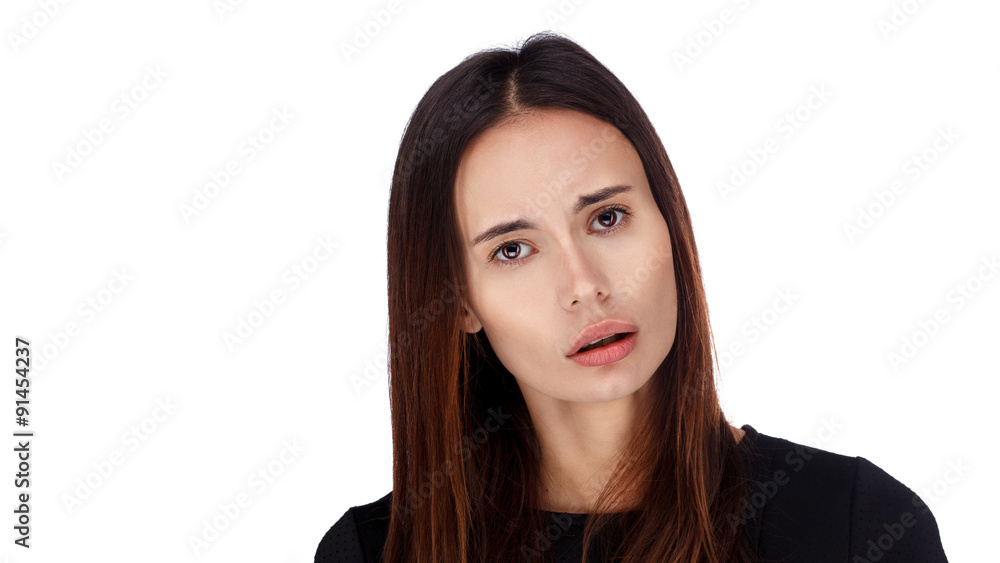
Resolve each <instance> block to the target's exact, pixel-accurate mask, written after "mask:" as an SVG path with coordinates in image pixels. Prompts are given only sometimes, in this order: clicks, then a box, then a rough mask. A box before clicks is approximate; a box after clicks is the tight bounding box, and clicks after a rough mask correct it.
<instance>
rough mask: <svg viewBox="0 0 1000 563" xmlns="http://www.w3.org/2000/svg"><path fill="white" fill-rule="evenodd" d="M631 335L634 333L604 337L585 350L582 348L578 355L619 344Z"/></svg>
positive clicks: (620, 333) (588, 345)
mask: <svg viewBox="0 0 1000 563" xmlns="http://www.w3.org/2000/svg"><path fill="white" fill-rule="evenodd" d="M630 334H632V333H631V332H619V333H618V334H612V335H611V336H606V337H604V338H602V339H600V340H598V341H596V342H591V343H590V344H587V345H586V346H584V347H583V348H580V349H579V350H577V352H576V353H577V354H580V353H582V352H588V351H590V350H595V349H597V348H603V347H604V346H607V345H609V344H614V343H615V342H618V341H619V340H621V339H622V338H625V337H626V336H628V335H630Z"/></svg>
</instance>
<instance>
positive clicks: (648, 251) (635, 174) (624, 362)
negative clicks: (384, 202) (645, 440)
mask: <svg viewBox="0 0 1000 563" xmlns="http://www.w3.org/2000/svg"><path fill="white" fill-rule="evenodd" d="M608 188H621V189H617V190H611V191H612V192H614V193H605V194H604V197H595V196H600V195H601V192H602V191H603V190H607V189H608ZM455 190H456V194H455V195H456V211H457V216H458V221H459V225H458V227H459V232H460V234H461V236H462V240H463V245H464V248H465V270H466V275H467V280H468V295H469V303H468V306H469V308H470V309H471V311H468V312H467V316H466V327H465V328H466V330H467V331H469V332H478V331H479V329H480V328H482V329H483V330H485V332H486V336H487V337H488V338H489V341H490V344H491V346H492V347H493V349H494V351H495V352H496V354H497V357H499V359H500V360H501V361H502V362H503V364H504V366H505V367H506V368H507V369H508V371H510V373H511V374H513V376H514V377H515V379H516V380H517V382H518V385H519V387H520V389H521V392H522V394H523V395H524V397H525V401H526V402H527V403H528V405H529V407H531V406H532V405H535V406H540V405H542V404H543V403H545V402H551V401H567V402H584V403H594V402H607V401H614V400H617V399H621V398H624V397H630V396H632V394H633V393H635V392H636V391H637V390H638V389H640V388H642V387H643V386H644V385H645V384H646V383H647V382H648V381H649V379H650V378H651V376H652V374H653V372H654V370H655V369H656V368H657V367H658V366H659V365H660V363H662V362H663V360H664V358H665V357H666V355H667V353H668V352H669V351H670V349H671V347H672V346H673V342H674V335H675V332H676V327H677V293H676V288H675V286H674V270H673V262H672V259H671V250H670V234H669V232H668V230H667V224H666V222H665V221H664V219H663V216H662V215H661V214H660V211H659V209H658V208H657V207H656V203H655V202H654V201H653V195H652V192H651V191H650V188H649V184H648V182H647V181H646V174H645V172H644V170H643V166H642V162H641V161H640V160H639V155H638V154H637V153H636V152H635V149H634V148H633V147H632V144H631V143H630V142H629V141H628V140H627V139H625V137H624V136H623V135H622V134H621V132H619V131H618V129H617V128H615V127H613V126H611V125H609V124H607V123H605V122H603V121H601V120H599V119H597V118H595V117H592V116H590V115H587V114H584V113H579V112H575V111H570V110H562V109H557V110H554V109H545V110H536V111H534V112H532V113H529V114H525V115H523V116H519V117H518V118H516V119H514V120H510V121H507V122H504V123H502V124H500V125H497V126H495V127H493V128H490V129H488V130H486V131H484V132H482V133H481V134H480V135H479V136H477V137H476V138H474V139H473V141H472V142H471V143H470V144H469V146H468V147H467V148H466V151H465V153H464V154H463V156H462V160H461V162H460V164H459V168H458V173H457V175H456V183H455ZM515 220H521V221H523V222H524V223H525V224H523V225H521V226H520V228H517V229H516V230H510V231H509V232H505V233H501V234H497V233H493V234H494V235H497V236H493V237H491V238H485V237H484V238H481V239H479V240H477V238H479V237H480V235H481V234H482V233H488V231H489V230H491V228H493V227H494V226H497V225H500V224H503V223H507V222H511V221H515ZM608 319H611V320H616V321H621V322H623V323H627V324H628V325H632V327H634V328H628V329H627V331H635V335H634V347H633V348H632V349H631V352H629V353H628V354H627V355H625V356H624V357H620V358H618V359H614V358H615V356H612V358H611V361H610V363H607V362H609V358H604V360H603V362H604V363H602V364H601V365H581V363H578V362H577V361H574V360H573V359H572V358H570V357H569V356H570V355H571V354H572V353H575V352H576V351H577V349H578V348H579V346H576V345H575V341H576V340H577V339H578V337H579V336H580V335H581V333H582V332H583V331H584V329H586V328H588V327H590V326H592V325H595V324H597V323H599V322H601V321H604V320H608ZM619 330H624V329H621V327H619V329H618V330H615V332H618V331H619ZM589 340H592V339H588V342H585V343H584V344H586V343H589ZM625 344H626V345H625V346H624V348H626V349H627V347H628V346H627V345H628V342H626V343H625ZM617 348H623V346H622V345H619V346H617ZM618 355H619V356H620V355H621V350H619V354H618ZM584 363H586V362H584ZM591 363H593V362H591ZM597 363H601V361H598V362H597Z"/></svg>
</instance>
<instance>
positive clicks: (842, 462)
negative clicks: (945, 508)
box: [745, 432, 947, 563]
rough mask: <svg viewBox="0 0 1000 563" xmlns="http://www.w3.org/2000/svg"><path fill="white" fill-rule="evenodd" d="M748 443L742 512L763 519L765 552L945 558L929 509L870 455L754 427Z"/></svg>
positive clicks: (833, 557)
mask: <svg viewBox="0 0 1000 563" xmlns="http://www.w3.org/2000/svg"><path fill="white" fill-rule="evenodd" d="M747 449H748V452H749V454H750V455H751V456H752V457H751V459H752V460H753V461H752V463H751V465H752V467H753V470H752V482H751V486H750V497H749V499H748V506H747V507H746V508H747V510H745V512H746V513H747V515H752V516H755V517H758V518H759V519H760V522H759V529H758V530H757V531H755V533H756V534H757V535H758V540H759V542H758V543H759V546H760V548H761V549H762V550H763V551H764V552H766V553H768V554H775V555H779V554H780V555H781V556H783V557H791V558H792V560H798V559H796V557H803V559H801V560H803V561H806V560H808V561H825V560H830V561H843V560H844V557H845V556H847V557H848V559H849V560H850V561H851V562H852V563H856V562H866V561H880V563H891V562H893V561H925V562H935V563H937V562H941V561H947V559H945V556H944V551H943V549H942V547H941V539H940V535H939V533H938V528H937V523H936V522H935V520H934V517H933V515H932V514H931V512H930V509H929V508H928V507H927V506H926V505H925V504H924V503H923V501H922V500H921V499H920V497H919V496H918V495H917V494H916V493H914V492H913V491H912V490H910V489H909V488H908V487H907V486H906V485H904V484H903V483H901V482H900V481H899V480H897V479H896V478H894V477H893V476H891V475H889V474H888V473H886V472H885V471H884V470H882V469H881V468H880V467H878V466H877V465H875V464H874V463H872V462H871V461H869V460H868V459H866V458H864V457H859V456H847V455H842V454H838V453H833V452H830V451H827V450H823V449H819V448H816V447H812V446H808V445H805V444H799V443H796V442H792V441H789V440H785V439H783V438H776V437H773V436H767V435H764V434H759V433H756V432H754V436H753V439H752V440H751V441H750V442H749V443H748V446H747ZM873 545H874V546H875V547H874V548H872V546H873ZM822 553H825V554H826V555H820V554H822ZM855 556H857V558H856V559H855ZM824 557H826V558H828V559H824Z"/></svg>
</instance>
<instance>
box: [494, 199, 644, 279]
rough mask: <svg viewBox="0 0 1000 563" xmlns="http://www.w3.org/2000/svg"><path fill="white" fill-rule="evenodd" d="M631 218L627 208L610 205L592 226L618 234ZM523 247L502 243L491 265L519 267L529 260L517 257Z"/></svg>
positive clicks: (605, 232) (602, 211) (497, 248)
mask: <svg viewBox="0 0 1000 563" xmlns="http://www.w3.org/2000/svg"><path fill="white" fill-rule="evenodd" d="M616 215H618V216H620V217H619V218H618V219H615V217H616ZM631 216H632V212H631V211H629V210H628V209H627V208H625V207H623V206H620V205H609V206H608V207H605V208H604V209H601V210H600V212H598V214H597V215H596V216H595V217H594V221H592V222H591V224H594V223H595V222H599V223H601V224H602V225H603V226H604V227H605V228H603V229H598V230H597V234H599V235H607V234H611V233H615V232H618V231H619V230H621V229H623V228H625V226H626V225H628V223H629V219H630V217H631ZM608 223H611V224H608ZM521 245H524V246H527V243H524V242H521V241H516V240H509V241H504V242H502V243H500V244H499V245H498V246H497V247H496V248H494V249H493V252H492V253H490V259H489V263H490V264H497V265H499V266H517V265H519V264H520V263H521V262H523V261H525V260H527V257H525V258H517V255H518V254H520V252H519V250H518V249H519V247H520V246H521ZM511 249H513V252H511V253H506V252H505V251H507V250H511ZM498 256H506V258H503V259H501V258H498Z"/></svg>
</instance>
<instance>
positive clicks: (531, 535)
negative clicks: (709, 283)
mask: <svg viewBox="0 0 1000 563" xmlns="http://www.w3.org/2000/svg"><path fill="white" fill-rule="evenodd" d="M541 108H563V109H571V110H576V111H579V112H583V113H586V114H589V115H592V116H595V117H597V118H599V119H601V120H604V121H605V122H607V123H609V124H612V125H614V126H615V127H617V128H618V129H619V130H620V131H621V133H622V134H623V135H624V136H625V138H627V139H628V140H629V141H630V142H631V143H632V145H633V146H634V148H635V150H636V152H637V153H638V154H639V157H640V159H641V160H642V163H643V166H644V168H645V171H646V176H647V179H648V181H649V186H650V188H651V189H652V193H653V197H654V199H655V200H656V204H657V206H658V207H659V209H660V212H661V213H662V214H663V217H664V219H665V220H666V223H667V226H668V228H669V231H670V241H671V248H672V260H673V266H674V277H675V280H676V284H677V304H678V309H677V331H676V336H675V341H674V345H673V348H672V349H671V350H670V352H669V353H668V354H667V357H666V358H665V359H664V361H663V363H662V364H661V365H660V366H659V367H658V368H657V370H656V372H655V373H654V374H653V377H652V379H651V380H650V383H649V384H650V385H651V393H650V396H651V397H652V398H651V399H650V401H651V403H650V404H648V405H645V408H644V409H643V410H642V411H640V412H642V413H644V414H645V416H640V417H639V419H638V420H637V422H636V425H635V428H634V429H633V434H632V437H631V439H630V440H629V441H628V443H627V444H626V446H625V448H624V449H623V451H622V454H621V458H620V464H619V465H618V467H617V471H616V472H615V474H614V475H613V476H612V478H611V480H610V482H609V483H608V485H607V487H606V489H605V490H604V492H603V493H602V494H601V495H600V498H599V499H598V501H597V502H598V510H596V511H595V514H594V515H592V516H591V517H589V518H587V523H586V528H585V537H584V542H585V546H586V545H589V544H590V542H592V541H593V542H594V546H603V548H606V549H607V551H605V552H604V553H605V554H606V556H609V557H610V556H611V555H614V556H615V558H616V559H618V560H622V561H643V562H647V561H676V562H681V561H683V562H694V561H712V562H719V561H747V560H749V559H748V558H749V555H748V547H749V546H748V545H745V543H744V541H743V539H744V533H745V532H744V528H745V526H746V522H745V521H744V520H743V519H742V518H740V517H739V515H740V514H741V508H744V506H743V504H742V503H744V502H745V498H746V496H747V494H748V493H747V481H746V476H745V475H744V467H743V463H742V459H741V457H740V454H739V449H738V444H737V440H736V438H735V437H734V436H733V433H732V431H731V429H730V426H729V424H728V422H727V421H726V419H725V416H724V415H723V412H722V410H721V407H720V404H719V397H718V395H717V393H716V388H715V382H714V373H715V370H713V361H712V347H713V342H712V336H711V328H710V326H709V318H708V307H707V303H706V300H705V294H704V288H703V285H702V277H701V266H700V264H699V261H698V252H697V249H696V247H695V242H694V238H693V230H692V226H691V218H690V215H689V213H688V209H687V204H686V203H685V200H684V196H683V194H682V193H681V190H680V186H679V183H678V181H677V178H676V176H675V174H674V170H673V167H672V166H671V164H670V160H669V159H668V158H667V153H666V150H665V149H664V147H663V144H662V142H661V141H660V139H659V137H658V136H657V134H656V131H655V130H654V128H653V125H652V124H651V123H650V121H649V118H648V117H647V116H646V113H645V112H644V111H643V109H642V108H641V107H640V106H639V103H638V102H637V101H636V99H635V98H634V97H633V96H632V94H631V93H630V92H629V91H628V90H627V89H626V88H625V86H624V85H623V84H622V83H621V82H620V81H619V80H618V78H617V77H615V75H614V74H612V73H611V71H609V70H608V69H607V68H606V67H604V65H602V64H601V63H600V62H599V61H598V60H597V59H596V58H594V57H593V55H591V54H590V53H589V52H587V51H586V50H584V49H583V48H582V47H580V46H579V45H577V44H576V43H574V42H573V41H571V40H569V39H567V38H565V37H562V36H560V35H556V34H552V33H542V34H536V35H533V36H531V37H529V38H528V39H527V40H525V42H524V43H523V44H522V45H521V46H520V48H519V49H494V50H487V51H481V52H478V53H476V54H474V55H471V56H469V57H468V58H466V59H465V60H464V61H462V62H461V63H460V64H458V65H457V66H456V67H454V68H453V69H451V70H449V71H448V72H446V73H445V74H444V75H442V76H441V77H440V78H438V79H437V80H436V81H435V82H434V84H433V85H431V87H430V89H429V90H428V91H427V93H426V94H425V95H424V97H423V98H422V99H421V100H420V102H419V104H417V107H416V109H415V110H414V112H413V115H412V116H411V118H410V121H409V123H408V124H407V127H406V131H405V133H404V135H403V138H402V141H401V144H400V147H399V153H398V155H397V158H396V164H395V169H394V172H393V177H392V188H391V193H390V196H389V214H388V225H389V226H388V229H389V230H388V289H389V339H390V354H389V373H390V383H389V386H390V403H391V404H390V407H391V412H392V440H393V459H394V466H393V492H392V509H391V517H390V523H389V532H388V537H387V540H386V545H385V548H384V551H383V557H384V561H391V562H397V561H421V562H423V561H433V562H439V561H448V562H452V561H454V562H458V561H461V562H469V561H515V560H522V559H526V560H536V559H537V560H548V559H551V549H549V548H550V546H551V542H552V541H553V540H554V539H557V537H558V536H559V533H560V529H559V527H556V528H555V529H554V528H553V527H552V526H551V525H550V522H549V521H548V520H547V519H546V518H547V515H546V514H544V513H542V512H541V511H539V510H536V508H537V507H538V506H539V505H538V500H539V494H538V490H537V489H538V483H539V478H540V475H539V472H540V459H541V457H540V455H541V452H540V449H539V443H538V439H537V436H536V434H535V431H534V428H533V427H532V425H531V418H530V416H529V414H528V410H527V407H526V404H525V402H524V398H523V396H522V395H521V393H520V390H519V388H518V385H517V383H516V381H515V380H514V378H513V376H512V375H511V374H510V372H509V371H507V369H506V368H505V367H504V366H503V364H502V363H501V362H500V361H499V360H498V358H497V356H496V355H495V353H494V352H493V350H492V348H491V347H490V343H489V341H488V339H487V338H486V336H485V333H484V331H482V330H480V331H479V332H478V333H475V334H470V333H466V332H464V331H463V330H462V327H463V324H462V318H463V317H462V312H463V307H462V304H463V303H468V299H467V292H466V288H465V276H464V263H463V260H464V258H463V257H464V250H463V247H462V241H461V237H460V236H459V232H458V221H457V217H456V211H455V191H454V184H455V175H456V170H457V168H458V164H459V161H460V159H461V157H462V154H463V152H464V150H465V147H466V145H467V144H468V143H469V141H470V140H471V139H472V138H473V137H474V136H475V135H476V134H477V133H479V132H481V131H483V130H485V129H487V128H489V127H491V126H493V125H496V124H498V123H499V122H501V121H502V120H504V119H506V118H509V117H511V116H513V115H516V114H518V113H520V112H525V111H530V110H532V109H541ZM630 484H631V485H630ZM636 484H639V485H638V486H639V487H640V488H641V493H640V494H639V495H638V498H639V499H640V500H639V505H638V506H637V507H636V508H635V509H634V510H629V511H627V512H617V513H614V511H613V510H612V508H611V507H613V506H617V505H616V504H615V503H616V502H618V501H619V500H620V499H621V498H623V495H625V493H626V492H628V491H630V490H632V489H633V488H634V487H635V486H636ZM553 532H555V533H553ZM595 549H596V547H595ZM616 550H617V551H616ZM585 553H586V548H585Z"/></svg>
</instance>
